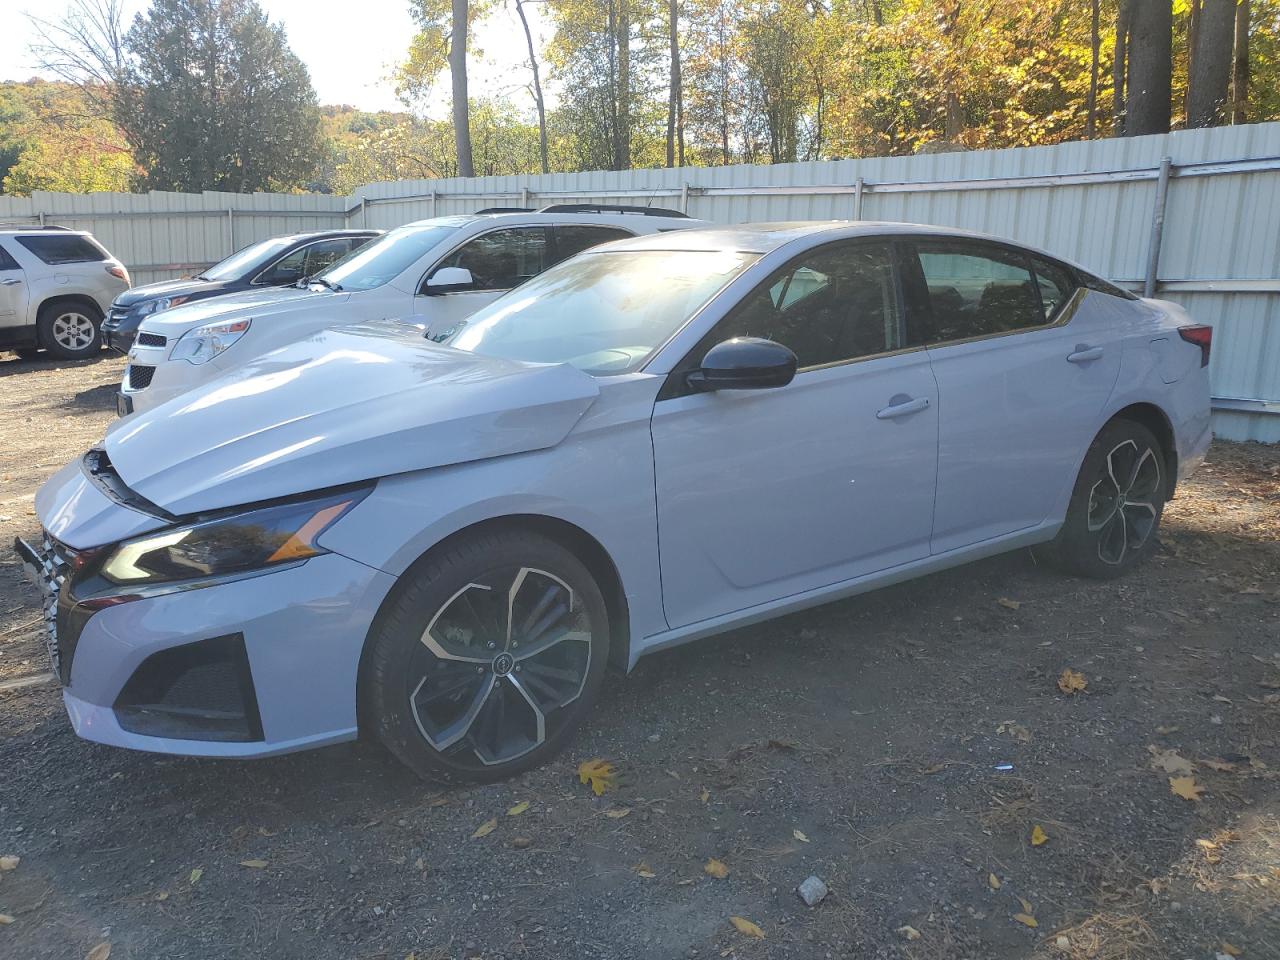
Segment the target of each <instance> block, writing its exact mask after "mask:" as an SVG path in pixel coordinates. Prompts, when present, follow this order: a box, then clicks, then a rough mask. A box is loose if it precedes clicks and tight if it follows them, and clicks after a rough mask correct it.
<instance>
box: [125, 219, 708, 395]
mask: <svg viewBox="0 0 1280 960" xmlns="http://www.w3.org/2000/svg"><path fill="white" fill-rule="evenodd" d="M703 226H707V224H706V223H705V222H704V221H701V220H693V219H690V218H689V217H686V216H684V215H683V214H681V213H678V212H676V211H674V210H659V209H653V208H645V207H611V206H599V205H589V206H588V205H573V204H571V205H560V206H555V207H546V208H544V209H542V210H537V211H534V210H529V211H520V212H508V211H501V212H498V211H486V210H482V211H480V212H479V213H477V214H473V215H471V216H459V217H436V218H434V219H432V220H420V221H418V222H417V223H410V224H406V225H405V226H403V227H398V228H397V229H395V230H392V231H390V232H388V233H386V234H384V235H383V236H382V237H380V238H379V239H377V240H374V241H373V242H371V243H368V244H366V245H365V246H363V247H361V248H360V249H359V250H356V251H354V252H352V253H351V254H349V255H348V256H346V257H345V258H343V259H342V260H339V261H338V262H337V263H335V264H334V265H333V266H331V267H330V268H329V269H328V270H326V271H325V272H324V273H321V274H319V275H318V276H315V277H312V278H311V280H310V282H309V283H307V284H305V285H304V286H302V287H285V288H283V289H281V288H269V289H264V290H253V291H249V292H247V293H241V294H233V295H231V296H226V297H218V298H216V299H213V300H208V301H206V302H204V303H196V304H191V305H190V306H184V307H177V308H174V309H170V310H166V311H165V312H164V313H161V314H157V315H154V316H151V317H148V318H147V319H145V320H144V321H143V322H142V325H141V326H140V327H139V328H138V336H137V339H136V340H135V341H134V344H133V347H132V348H131V349H130V350H129V367H128V369H127V370H126V371H125V377H124V382H123V384H121V389H120V395H119V397H118V398H117V411H118V412H119V413H120V415H121V416H124V415H127V414H129V413H132V412H134V411H135V410H138V411H141V410H150V409H151V408H153V407H155V406H157V405H159V404H161V403H164V402H165V401H166V400H170V399H172V398H173V397H176V396H178V395H179V394H182V393H185V392H186V391H187V390H190V389H191V388H192V387H194V386H197V385H198V384H201V383H205V382H207V381H209V380H212V379H214V378H215V377H218V376H220V375H222V374H223V373H225V372H227V371H228V370H230V369H232V368H235V367H238V366H240V365H241V364H243V363H245V362H246V361H248V360H252V359H254V358H255V357H257V356H260V355H261V354H263V353H266V352H267V351H269V350H274V349H275V348H276V347H279V346H282V345H284V344H286V343H289V342H291V341H294V340H299V339H301V338H303V337H306V336H310V335H312V334H314V333H317V332H319V331H321V330H324V329H326V328H327V327H332V326H339V325H344V324H349V323H357V322H361V321H366V320H381V319H398V320H405V319H409V318H413V320H414V321H415V322H421V323H425V324H426V326H427V336H429V337H431V338H432V339H433V340H443V339H444V338H445V337H447V336H448V335H449V334H451V333H452V332H453V331H454V330H455V329H456V328H457V327H458V326H459V325H461V324H462V323H463V322H464V321H465V320H466V318H467V317H469V316H470V315H471V314H472V313H474V312H475V311H477V310H479V309H480V308H481V307H483V306H485V305H486V304H488V303H491V302H492V301H494V300H496V299H497V298H498V297H500V296H501V295H502V294H503V293H505V292H506V291H508V290H510V289H512V288H513V287H517V286H519V285H520V284H521V283H524V282H525V281H526V280H528V279H529V278H531V277H534V276H536V275H537V274H539V273H541V272H542V271H543V270H546V269H547V268H548V267H550V266H551V265H552V264H555V263H559V262H560V261H562V260H567V259H568V258H569V257H571V256H573V255H575V254H577V253H580V252H581V251H583V250H586V249H587V248H589V247H594V246H597V245H598V244H601V243H607V242H608V241H610V240H621V239H624V238H626V237H633V236H638V235H641V234H650V233H659V232H662V231H667V230H682V229H688V228H690V227H703Z"/></svg>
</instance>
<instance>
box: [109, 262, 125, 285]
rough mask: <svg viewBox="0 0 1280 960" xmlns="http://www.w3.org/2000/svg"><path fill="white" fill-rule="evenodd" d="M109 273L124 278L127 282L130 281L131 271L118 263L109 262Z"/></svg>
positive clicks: (117, 277)
mask: <svg viewBox="0 0 1280 960" xmlns="http://www.w3.org/2000/svg"><path fill="white" fill-rule="evenodd" d="M107 273H109V274H111V275H112V276H113V277H115V278H116V279H117V280H123V281H124V282H125V283H128V282H129V271H127V270H125V268H124V267H122V266H120V265H119V264H117V263H110V264H107Z"/></svg>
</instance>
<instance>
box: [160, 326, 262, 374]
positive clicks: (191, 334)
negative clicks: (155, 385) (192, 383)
mask: <svg viewBox="0 0 1280 960" xmlns="http://www.w3.org/2000/svg"><path fill="white" fill-rule="evenodd" d="M251 322H252V321H250V320H228V321H225V322H223V323H207V324H205V325H204V326H203V327H196V328H195V329H194V330H188V331H187V332H186V333H184V334H183V335H182V336H181V337H179V338H178V342H177V344H176V345H175V346H174V348H173V352H172V353H171V354H169V359H170V360H186V361H187V362H188V363H194V364H201V363H208V362H209V361H210V360H212V359H213V358H214V357H217V356H220V355H221V354H222V353H223V351H225V350H227V349H229V348H230V347H231V345H232V344H234V343H235V342H236V341H237V340H239V339H240V338H241V337H243V336H244V335H245V332H246V331H247V330H248V329H249V324H250V323H251Z"/></svg>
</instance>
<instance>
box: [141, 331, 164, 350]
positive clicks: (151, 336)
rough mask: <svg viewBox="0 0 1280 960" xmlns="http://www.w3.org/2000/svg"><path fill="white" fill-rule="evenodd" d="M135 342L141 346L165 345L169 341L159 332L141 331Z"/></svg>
mask: <svg viewBox="0 0 1280 960" xmlns="http://www.w3.org/2000/svg"><path fill="white" fill-rule="evenodd" d="M134 342H135V343H137V345H138V346H140V347H163V346H164V345H165V344H166V343H167V342H168V341H167V340H165V338H164V337H162V336H160V334H158V333H139V334H138V339H137V340H135V341H134Z"/></svg>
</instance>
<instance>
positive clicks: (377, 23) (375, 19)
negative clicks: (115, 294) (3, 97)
mask: <svg viewBox="0 0 1280 960" xmlns="http://www.w3.org/2000/svg"><path fill="white" fill-rule="evenodd" d="M62 2H63V0H52V2H50V3H49V4H48V5H47V6H44V5H39V4H37V3H36V2H34V0H5V2H4V4H3V6H4V7H5V12H4V13H0V80H26V79H27V78H29V77H31V76H32V75H33V74H36V73H38V71H37V69H36V66H35V63H34V62H33V60H32V57H31V54H30V52H29V50H28V46H29V45H30V44H31V42H32V40H33V31H32V28H31V23H30V20H29V19H28V16H27V15H29V14H35V15H36V16H39V17H41V18H43V19H56V18H57V17H58V15H59V13H60V9H61V7H60V4H61V3H62ZM259 3H260V4H261V5H262V7H263V9H265V10H266V11H267V16H269V17H270V18H271V20H272V21H273V22H275V23H280V24H283V25H284V29H285V35H286V36H287V37H288V40H289V46H290V47H291V48H292V49H293V52H294V53H296V54H297V55H298V56H299V57H300V58H301V59H302V62H303V63H305V64H306V65H307V69H308V70H309V71H310V73H311V83H312V85H314V86H315V88H316V93H317V94H318V95H319V97H320V102H321V103H326V104H339V103H349V104H352V105H354V106H356V107H360V108H361V109H364V110H402V109H404V106H403V105H402V104H401V103H399V101H397V100H396V97H395V91H394V89H393V86H392V84H391V82H390V81H389V80H388V79H387V78H388V77H389V76H390V74H391V71H392V69H393V67H394V66H395V64H396V62H397V61H398V60H400V59H401V58H402V57H403V56H404V54H405V51H406V49H407V48H408V46H409V40H410V39H411V38H412V36H413V29H414V28H413V20H412V18H411V17H410V16H409V6H408V2H407V0H360V2H359V3H358V4H356V5H355V6H353V7H346V6H344V7H342V8H339V9H341V12H340V13H339V14H337V15H336V16H329V15H326V14H324V13H321V12H320V10H321V9H322V8H323V6H324V5H323V4H317V3H316V0H259ZM146 7H147V3H146V2H145V0H125V2H124V9H125V23H126V25H127V24H128V23H130V22H132V20H133V17H134V14H136V13H137V12H139V11H140V10H144V9H146ZM539 8H540V5H539V4H536V3H533V4H529V5H527V6H526V7H525V11H526V13H527V14H528V15H529V18H530V26H532V27H533V29H534V42H535V43H536V44H538V52H539V56H541V54H542V48H543V44H545V42H546V39H547V37H546V36H542V34H544V33H546V31H545V30H544V28H543V27H542V26H541V23H540V18H539ZM10 11H13V12H10ZM472 48H473V49H479V50H480V51H481V52H480V55H479V56H478V57H477V56H476V55H475V54H473V55H472V58H471V63H470V76H469V79H470V87H471V90H470V93H471V96H472V97H482V96H487V97H509V98H510V99H511V100H512V102H513V103H514V105H515V106H516V107H517V108H518V109H519V110H521V111H522V112H525V113H529V114H532V110H533V98H532V96H531V95H530V94H529V92H528V89H527V87H528V84H529V82H530V74H529V69H528V66H527V60H528V48H527V46H526V44H525V38H524V31H523V30H522V29H521V27H520V20H519V19H518V18H517V16H516V12H515V7H514V4H513V3H512V2H511V0H506V2H504V3H502V4H501V5H500V6H498V8H497V9H496V10H495V11H494V12H493V14H492V15H491V16H490V17H489V18H488V19H487V20H486V21H485V22H484V23H482V24H481V25H480V27H479V28H478V29H477V30H476V32H475V36H474V38H473V43H472ZM439 91H440V97H441V99H440V103H439V104H438V105H436V106H433V107H432V108H431V109H430V110H429V111H428V112H429V113H430V114H431V115H432V116H436V117H444V116H447V115H448V93H449V86H448V80H447V78H445V79H444V81H443V82H442V83H441V85H440V87H439ZM548 99H549V100H550V97H548Z"/></svg>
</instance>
